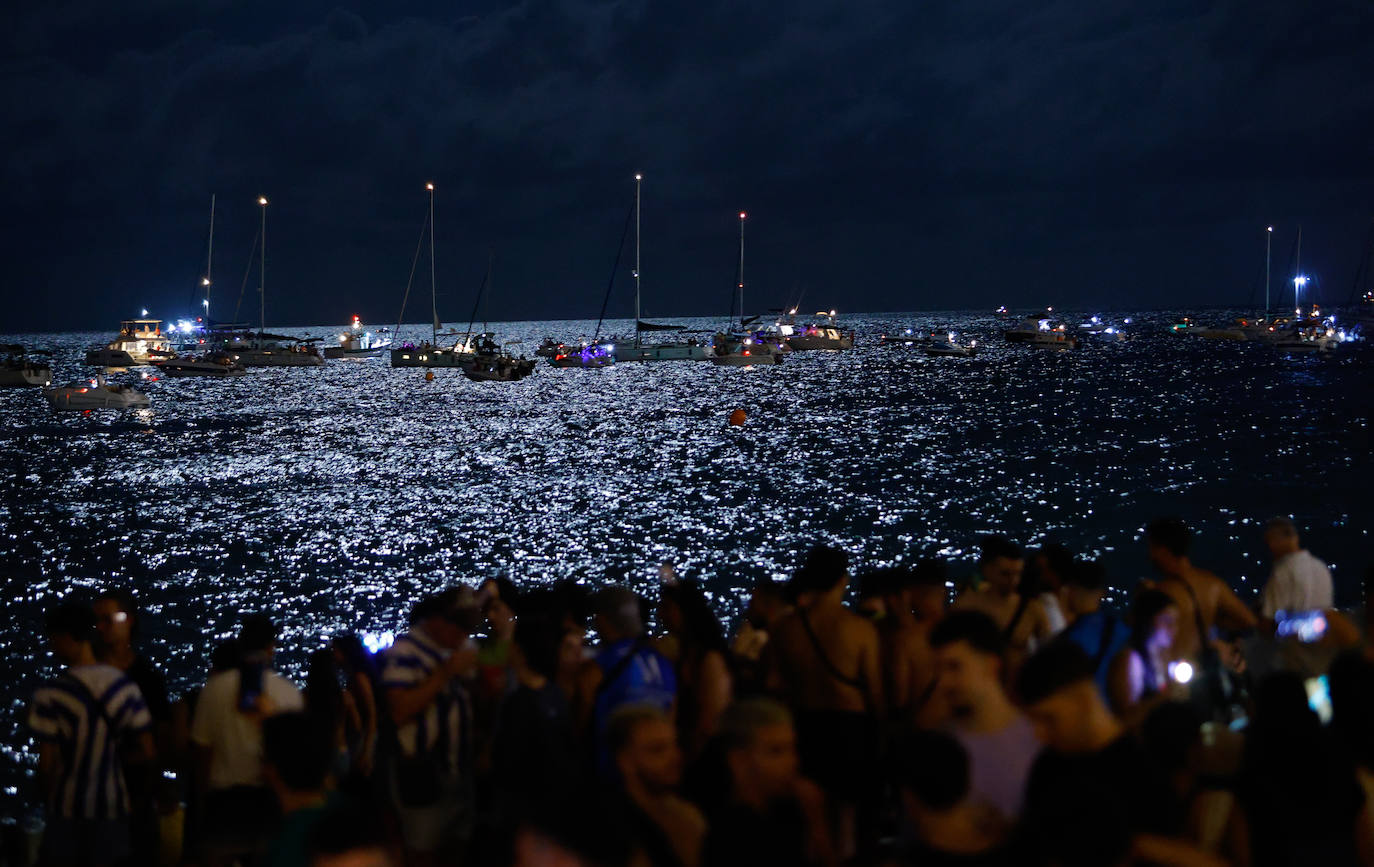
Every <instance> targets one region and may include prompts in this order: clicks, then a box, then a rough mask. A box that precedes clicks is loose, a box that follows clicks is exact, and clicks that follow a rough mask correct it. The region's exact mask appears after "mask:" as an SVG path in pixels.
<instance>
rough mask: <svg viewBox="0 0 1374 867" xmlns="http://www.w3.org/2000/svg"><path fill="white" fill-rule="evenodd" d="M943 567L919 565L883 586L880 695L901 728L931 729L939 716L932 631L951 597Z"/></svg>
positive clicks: (925, 562)
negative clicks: (883, 679)
mask: <svg viewBox="0 0 1374 867" xmlns="http://www.w3.org/2000/svg"><path fill="white" fill-rule="evenodd" d="M945 582H946V577H945V564H944V563H942V562H941V561H939V560H922V561H920V562H919V563H917V564H916V566H915V567H914V568H912V569H902V570H900V571H896V574H894V576H893V579H892V580H891V582H890V583H889V585H888V586H887V587H884V595H885V600H884V601H885V603H886V608H887V617H886V618H884V619H883V621H882V623H881V624H879V634H880V637H881V639H882V651H883V666H882V667H883V672H884V673H885V674H886V675H887V681H886V691H885V693H884V695H885V696H886V698H887V703H888V705H889V707H890V708H891V710H892V714H891V718H892V721H893V722H895V723H897V724H898V725H900V726H902V727H904V728H905V727H908V726H910V725H913V724H914V725H915V726H916V727H918V728H929V727H931V726H933V725H935V724H936V723H937V722H938V721H939V719H940V718H941V717H942V715H943V714H942V712H941V711H940V710H938V709H937V708H936V705H937V704H938V702H936V701H934V700H933V699H934V696H935V688H934V687H935V654H934V651H932V650H931V647H930V630H931V629H932V628H933V627H934V626H935V624H936V623H938V622H939V621H940V619H941V618H942V617H944V613H945V605H946V601H947V598H948V596H949V590H948V588H947V587H946V584H945Z"/></svg>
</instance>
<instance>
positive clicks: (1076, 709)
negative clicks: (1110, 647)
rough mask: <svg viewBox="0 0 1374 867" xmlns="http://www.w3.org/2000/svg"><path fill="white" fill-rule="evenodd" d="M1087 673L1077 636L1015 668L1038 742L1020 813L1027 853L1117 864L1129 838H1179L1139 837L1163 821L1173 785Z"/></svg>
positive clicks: (1050, 859)
mask: <svg viewBox="0 0 1374 867" xmlns="http://www.w3.org/2000/svg"><path fill="white" fill-rule="evenodd" d="M1094 673H1095V672H1094V668H1093V662H1092V659H1091V658H1090V657H1089V656H1088V655H1087V654H1085V653H1084V652H1083V651H1082V649H1081V648H1079V647H1078V645H1076V644H1073V643H1071V642H1055V643H1053V644H1051V645H1049V646H1048V647H1046V648H1044V649H1043V650H1041V651H1039V652H1038V653H1036V654H1035V655H1034V656H1032V657H1031V658H1030V659H1029V660H1028V661H1027V662H1026V664H1025V666H1024V667H1023V668H1022V669H1021V672H1020V674H1019V675H1018V677H1017V692H1018V693H1019V694H1020V696H1021V700H1022V702H1023V703H1024V705H1025V708H1026V713H1027V715H1028V716H1029V717H1030V719H1031V721H1032V723H1033V724H1034V726H1035V732H1036V735H1037V736H1038V737H1039V738H1040V740H1042V741H1043V742H1044V744H1045V751H1044V752H1043V753H1041V755H1040V757H1039V758H1038V759H1037V760H1036V762H1035V766H1034V768H1033V769H1032V770H1031V774H1030V781H1029V783H1028V785H1027V787H1026V807H1025V812H1024V813H1023V815H1022V822H1021V828H1022V833H1023V835H1024V837H1025V838H1026V842H1027V843H1028V844H1029V845H1030V847H1031V849H1032V852H1033V855H1034V858H1035V861H1036V863H1056V864H1063V865H1066V867H1073V865H1090V864H1091V865H1097V864H1119V863H1122V862H1123V861H1124V859H1125V857H1126V855H1127V854H1128V853H1129V852H1130V851H1131V849H1132V846H1133V844H1134V845H1136V846H1137V847H1139V846H1141V845H1142V844H1143V843H1148V844H1149V845H1151V846H1153V847H1155V848H1154V849H1153V850H1152V851H1156V852H1160V851H1163V850H1166V849H1169V848H1175V849H1176V848H1180V847H1181V844H1180V846H1172V847H1171V845H1170V844H1169V843H1168V842H1166V841H1163V840H1161V839H1159V838H1151V837H1142V835H1150V834H1154V833H1163V832H1166V831H1167V830H1168V829H1167V818H1166V817H1167V815H1168V813H1169V810H1170V806H1171V799H1172V798H1173V794H1172V792H1171V791H1170V790H1169V787H1168V785H1167V783H1166V782H1165V780H1164V779H1163V777H1162V775H1160V774H1157V773H1155V772H1154V769H1153V768H1151V766H1150V764H1149V761H1148V759H1147V758H1146V756H1145V753H1144V750H1142V749H1141V748H1140V746H1139V745H1138V744H1137V743H1136V741H1135V739H1134V738H1132V737H1131V736H1130V735H1129V734H1128V733H1127V732H1126V729H1125V727H1124V726H1123V725H1122V724H1121V721H1120V720H1118V719H1117V718H1116V717H1115V716H1113V715H1112V712H1111V710H1110V709H1109V708H1108V707H1107V704H1106V702H1105V701H1104V700H1103V698H1102V693H1101V691H1100V690H1099V689H1098V688H1097V684H1096V683H1095V682H1094V680H1093V675H1094ZM1161 847H1162V848H1161ZM1181 848H1187V847H1181ZM1137 851H1139V849H1138V850H1137ZM1145 860H1148V861H1152V862H1153V861H1154V860H1157V859H1154V858H1146V859H1145ZM1158 860H1161V861H1163V860H1164V859H1158ZM1166 863H1173V862H1166Z"/></svg>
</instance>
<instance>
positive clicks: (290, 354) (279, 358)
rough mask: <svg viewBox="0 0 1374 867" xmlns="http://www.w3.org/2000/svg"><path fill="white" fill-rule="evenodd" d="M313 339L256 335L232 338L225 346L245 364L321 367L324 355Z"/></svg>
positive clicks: (278, 335) (240, 362)
mask: <svg viewBox="0 0 1374 867" xmlns="http://www.w3.org/2000/svg"><path fill="white" fill-rule="evenodd" d="M315 342H316V341H315V340H301V339H299V338H295V337H287V336H285V335H281V334H265V333H258V334H257V335H255V336H253V337H251V338H247V339H243V340H237V341H232V342H230V343H228V344H226V345H225V346H224V349H225V350H226V351H228V352H232V353H233V354H235V355H237V356H238V360H239V364H241V365H243V366H244V367H323V366H324V356H322V355H320V351H319V350H318V349H316V348H315Z"/></svg>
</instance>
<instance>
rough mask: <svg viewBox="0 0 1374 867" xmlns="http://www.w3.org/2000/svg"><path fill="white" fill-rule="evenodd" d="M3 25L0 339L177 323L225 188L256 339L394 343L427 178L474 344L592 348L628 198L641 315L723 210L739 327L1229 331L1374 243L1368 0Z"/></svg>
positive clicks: (303, 4) (235, 285)
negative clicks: (562, 334)
mask: <svg viewBox="0 0 1374 867" xmlns="http://www.w3.org/2000/svg"><path fill="white" fill-rule="evenodd" d="M20 7H22V8H15V7H14V6H13V5H10V6H7V7H6V9H5V11H3V12H0V20H3V21H4V24H5V27H4V31H5V33H6V39H7V45H6V49H5V59H4V76H3V94H4V96H3V112H4V118H5V120H4V129H5V134H4V136H3V148H4V151H5V155H4V180H3V184H0V188H2V189H3V192H2V193H0V195H3V197H4V201H3V205H4V213H5V215H6V217H5V226H6V228H5V229H4V231H3V233H0V237H3V241H2V242H0V244H3V247H0V252H3V254H4V278H3V279H4V292H3V297H4V298H5V299H6V301H7V304H6V309H5V317H6V323H5V325H4V326H3V327H0V331H31V330H73V329H85V328H92V329H100V330H112V329H113V328H114V326H115V324H116V322H117V320H118V319H119V318H120V317H122V316H128V315H134V314H137V313H138V311H139V309H140V308H142V307H147V308H149V309H150V310H151V311H152V312H153V313H154V314H157V315H161V316H163V317H170V316H173V315H178V314H182V315H184V314H185V313H188V312H191V311H192V309H193V304H194V303H195V302H193V300H192V299H193V293H194V292H195V287H196V284H197V283H198V282H199V278H200V276H201V273H202V272H203V270H204V267H205V264H204V257H205V242H206V231H207V220H208V211H209V201H210V195H211V193H215V194H217V196H218V213H217V215H216V232H215V268H214V271H215V273H214V277H215V288H216V293H217V294H216V296H215V300H214V302H213V303H214V304H215V310H216V312H217V314H218V315H219V316H220V317H226V318H227V317H228V316H230V315H231V314H232V312H233V311H232V308H233V306H234V305H235V303H236V302H237V301H238V298H239V293H240V286H241V284H242V282H243V277H244V273H245V269H246V268H247V266H248V264H249V262H248V255H249V249H250V245H251V244H252V242H253V237H254V233H255V232H256V230H257V226H258V219H259V212H258V208H257V206H256V204H255V201H256V197H257V196H258V195H259V194H264V195H266V196H267V197H268V198H269V199H270V200H271V203H272V204H271V206H270V209H269V213H268V269H267V286H268V295H267V304H268V319H269V324H277V325H307V324H340V323H343V322H344V321H346V320H347V319H348V317H350V316H351V315H352V314H354V313H358V314H361V315H362V316H363V317H364V319H366V320H368V321H369V322H376V323H386V322H394V320H395V318H396V315H397V313H398V309H399V306H400V300H401V294H402V291H403V289H404V287H405V283H406V279H407V276H408V273H409V270H410V265H411V257H412V255H413V254H414V250H415V245H416V241H417V238H418V236H419V233H420V228H421V224H422V222H423V220H424V215H425V209H426V198H425V196H426V194H425V190H424V184H425V182H426V181H430V180H433V181H434V182H435V184H436V185H437V217H438V219H437V242H438V243H437V246H438V252H437V259H438V274H439V285H440V293H441V294H440V299H439V308H440V316H441V318H442V319H444V320H445V321H446V322H455V321H460V320H462V321H465V320H466V318H467V315H468V312H469V310H470V309H471V305H472V301H473V297H474V294H475V292H476V289H477V286H478V284H479V282H480V281H481V278H482V274H483V272H484V271H485V269H486V261H487V253H488V250H493V251H494V256H495V267H494V274H493V287H494V291H493V293H492V294H493V297H492V299H491V306H490V314H491V316H492V318H493V319H500V318H504V317H510V318H521V319H542V318H563V317H585V316H592V317H594V316H595V315H596V313H597V310H598V309H599V307H600V304H601V296H602V292H603V291H604V288H605V284H606V279H607V276H608V274H609V271H610V267H611V263H612V260H613V259H614V257H615V254H616V247H617V243H618V241H619V239H620V234H621V229H622V227H623V225H624V220H625V216H626V213H627V210H628V208H629V207H630V205H631V203H632V201H633V189H634V185H633V175H634V173H635V172H637V171H642V172H643V173H644V175H645V183H644V290H645V298H644V306H645V312H646V315H660V316H674V315H713V314H718V313H724V312H725V310H726V307H727V304H728V303H729V297H730V292H731V287H732V285H733V280H734V274H735V267H736V255H737V248H736V244H737V240H738V234H737V233H738V223H737V219H736V215H737V213H738V211H739V210H740V209H745V210H747V211H748V212H749V213H750V221H749V225H748V228H747V232H748V254H747V255H748V261H747V263H746V269H747V273H746V278H747V281H748V283H749V290H748V291H749V293H750V295H749V299H748V301H749V304H748V306H749V307H750V308H751V310H758V309H762V308H765V307H772V306H780V305H782V304H783V303H785V302H786V301H787V300H788V299H789V298H791V297H793V296H795V295H796V294H797V293H799V292H801V291H805V293H806V301H805V302H804V306H806V307H808V308H811V309H819V308H821V307H826V308H829V307H837V308H839V309H840V310H841V311H851V312H857V311H892V310H912V309H950V308H968V307H984V306H985V307H988V308H991V307H995V306H997V305H999V304H1007V305H1011V306H1013V307H1016V306H1020V307H1032V306H1037V305H1044V304H1056V305H1061V306H1081V307H1091V308H1100V309H1127V308H1142V307H1164V306H1177V305H1188V306H1210V305H1225V304H1247V303H1249V302H1250V301H1251V300H1252V299H1255V298H1260V297H1262V289H1263V282H1262V281H1263V265H1264V227H1265V225H1266V224H1271V223H1272V224H1273V225H1274V226H1275V235H1274V256H1273V258H1274V274H1275V280H1276V286H1277V285H1278V284H1279V283H1280V282H1282V281H1283V280H1284V278H1287V277H1289V276H1291V272H1290V271H1288V269H1289V268H1290V262H1291V253H1292V246H1293V238H1294V236H1295V234H1296V230H1297V226H1298V225H1299V224H1301V225H1302V227H1303V248H1302V249H1303V255H1302V266H1303V270H1304V271H1307V272H1309V273H1311V274H1313V275H1314V276H1315V278H1316V283H1317V293H1318V297H1320V298H1322V299H1323V300H1325V301H1327V302H1328V303H1334V302H1337V301H1344V300H1345V299H1346V298H1347V297H1349V296H1350V294H1351V290H1352V285H1353V282H1352V281H1353V280H1354V279H1355V276H1356V270H1357V266H1358V265H1359V263H1360V260H1361V257H1362V255H1363V254H1364V251H1365V249H1366V245H1367V243H1368V241H1367V238H1368V236H1369V231H1370V225H1371V220H1372V219H1374V5H1371V4H1370V3H1369V2H1367V0H1359V2H1354V0H1348V2H1336V0H1330V2H1328V0H1315V2H1303V0H1284V2H1242V0H1223V2H1215V3H1208V2H1196V0H1154V2H1135V3H1131V2H1121V0H1083V2H1053V0H1050V2H1043V0H1042V2H1035V3H1026V2H1007V0H984V2H942V3H928V2H917V0H868V2H863V3H852V2H851V3H840V2H833V3H832V2H821V0H797V2H792V3H770V4H760V3H740V2H722V0H698V2H691V3H680V2H675V3H668V2H650V0H613V2H595V0H591V2H582V0H528V2H522V3H512V4H498V3H485V4H483V3H435V4H419V3H404V2H401V3H387V4H359V3H337V2H332V0H331V2H328V3H316V2H311V0H290V2H276V3H260V2H242V0H240V2H209V3H203V2H202V3H190V2H183V0H123V2H119V3H109V2H101V0H77V2H32V0H24V2H22V3H21V4H20ZM621 276H622V280H623V282H621V284H620V289H619V290H618V295H617V297H616V299H615V300H614V301H613V302H612V308H611V310H612V313H613V314H617V315H620V316H628V315H629V312H630V309H631V307H630V304H631V301H630V295H629V293H628V290H629V286H630V284H629V281H628V279H623V278H628V276H629V272H628V269H626V270H623V271H622V275H621ZM417 281H419V282H420V284H421V286H420V289H421V291H422V292H423V293H425V294H427V292H428V280H427V274H426V275H425V276H424V278H423V280H421V278H419V277H417ZM1287 285H1289V286H1291V283H1289V284H1287ZM255 287H256V280H255V279H250V280H249V281H248V288H247V292H246V293H245V295H244V301H243V306H244V311H249V310H252V309H254V308H255V306H256V297H255V291H256V290H255ZM411 303H412V305H416V306H413V307H412V308H411V311H413V312H410V313H408V315H407V317H406V318H407V320H409V321H423V320H424V319H425V310H426V308H427V306H428V299H427V297H425V296H424V295H422V296H421V297H420V301H419V302H418V303H417V302H416V300H415V299H414V296H413V297H412V302H411ZM245 315H246V312H245Z"/></svg>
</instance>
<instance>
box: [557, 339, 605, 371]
mask: <svg viewBox="0 0 1374 867" xmlns="http://www.w3.org/2000/svg"><path fill="white" fill-rule="evenodd" d="M549 363H551V364H552V365H553V366H554V367H610V366H611V365H612V364H615V344H614V343H600V342H593V343H585V344H582V345H579V346H566V345H564V344H562V343H560V344H558V346H557V347H556V350H555V352H554V354H553V355H552V356H550V357H549Z"/></svg>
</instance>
